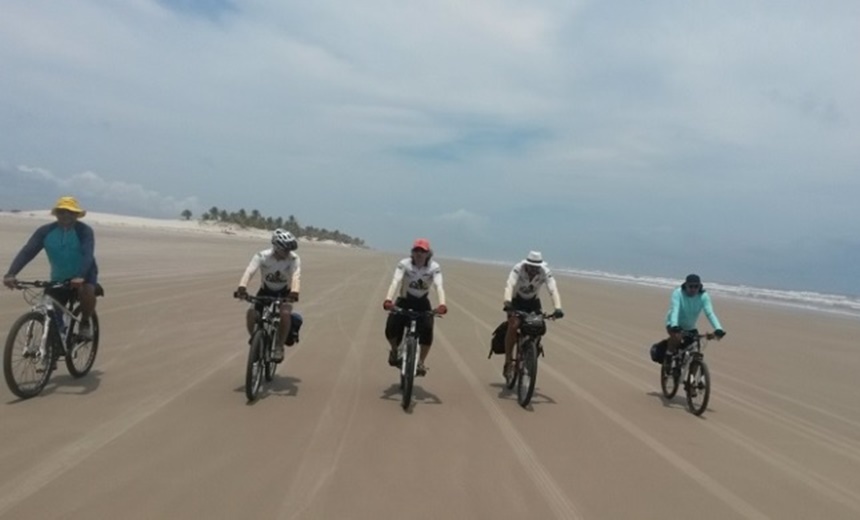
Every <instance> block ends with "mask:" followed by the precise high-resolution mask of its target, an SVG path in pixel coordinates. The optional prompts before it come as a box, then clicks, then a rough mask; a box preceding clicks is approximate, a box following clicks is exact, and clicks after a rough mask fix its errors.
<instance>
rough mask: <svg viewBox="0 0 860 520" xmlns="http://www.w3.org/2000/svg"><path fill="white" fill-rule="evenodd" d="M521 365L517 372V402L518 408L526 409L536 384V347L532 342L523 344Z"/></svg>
mask: <svg viewBox="0 0 860 520" xmlns="http://www.w3.org/2000/svg"><path fill="white" fill-rule="evenodd" d="M521 361H522V363H520V364H518V365H519V370H517V377H516V379H517V401H518V402H519V403H520V406H522V407H524V408H525V407H526V406H528V404H529V402H530V401H531V400H532V395H534V392H535V383H536V382H537V366H538V359H537V346H536V345H535V342H534V340H529V341H526V342H525V343H523V350H522V359H521Z"/></svg>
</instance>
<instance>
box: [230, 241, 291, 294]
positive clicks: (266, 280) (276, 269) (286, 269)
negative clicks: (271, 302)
mask: <svg viewBox="0 0 860 520" xmlns="http://www.w3.org/2000/svg"><path fill="white" fill-rule="evenodd" d="M257 271H260V279H261V284H262V286H263V287H265V288H266V289H269V290H270V291H274V292H278V291H282V290H284V289H287V290H288V291H290V292H295V293H297V292H299V289H300V279H301V271H302V269H301V260H300V259H299V255H297V254H296V253H295V251H290V254H289V255H288V256H287V257H286V258H284V259H283V260H281V259H278V258H276V257H275V253H274V251H273V250H272V249H271V248H269V249H264V250H263V251H260V252H259V253H257V254H255V255H254V256H253V257H252V258H251V263H249V264H248V268H247V269H245V274H243V275H242V279H241V280H240V281H239V287H248V282H249V281H251V278H252V277H253V276H254V273H256V272H257Z"/></svg>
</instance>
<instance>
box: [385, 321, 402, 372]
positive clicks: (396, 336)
mask: <svg viewBox="0 0 860 520" xmlns="http://www.w3.org/2000/svg"><path fill="white" fill-rule="evenodd" d="M405 328H406V324H405V323H404V320H403V316H396V315H394V314H389V315H388V319H387V320H386V321H385V339H386V340H387V341H388V345H389V346H390V347H391V350H389V352H388V364H389V365H391V366H398V363H397V348H398V347H399V346H400V342H401V341H402V340H403V330H404V329H405Z"/></svg>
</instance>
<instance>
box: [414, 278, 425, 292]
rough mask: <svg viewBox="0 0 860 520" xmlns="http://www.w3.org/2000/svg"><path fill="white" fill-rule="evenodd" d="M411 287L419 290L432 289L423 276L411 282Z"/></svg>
mask: <svg viewBox="0 0 860 520" xmlns="http://www.w3.org/2000/svg"><path fill="white" fill-rule="evenodd" d="M409 288H410V289H415V290H418V291H426V290H429V289H430V284H428V283H427V282H426V281H425V280H424V279H423V278H419V279H417V280H413V281H412V282H410V283H409Z"/></svg>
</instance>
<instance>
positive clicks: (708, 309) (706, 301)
mask: <svg viewBox="0 0 860 520" xmlns="http://www.w3.org/2000/svg"><path fill="white" fill-rule="evenodd" d="M702 310H704V311H705V316H707V317H708V321H710V322H711V327H713V328H714V330H722V329H723V326H722V325H720V319H719V318H717V314H716V313H715V312H714V306H713V305H712V304H711V296H710V295H709V294H708V293H704V294H702Z"/></svg>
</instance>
